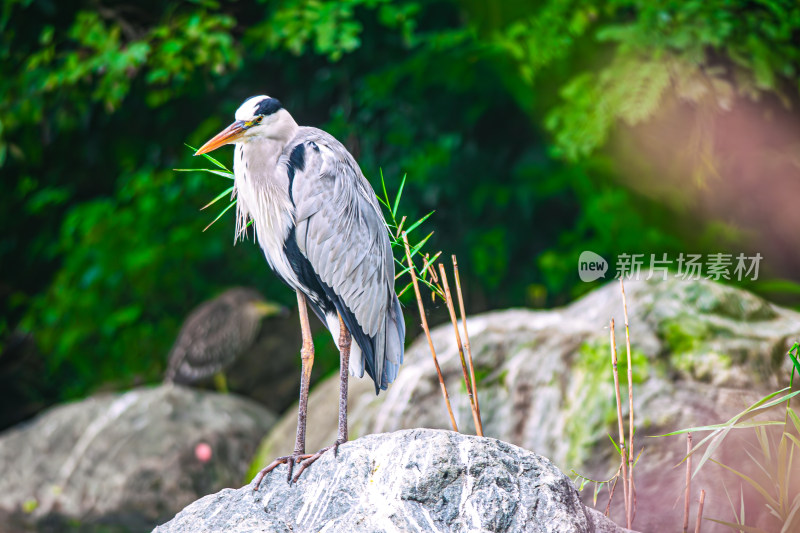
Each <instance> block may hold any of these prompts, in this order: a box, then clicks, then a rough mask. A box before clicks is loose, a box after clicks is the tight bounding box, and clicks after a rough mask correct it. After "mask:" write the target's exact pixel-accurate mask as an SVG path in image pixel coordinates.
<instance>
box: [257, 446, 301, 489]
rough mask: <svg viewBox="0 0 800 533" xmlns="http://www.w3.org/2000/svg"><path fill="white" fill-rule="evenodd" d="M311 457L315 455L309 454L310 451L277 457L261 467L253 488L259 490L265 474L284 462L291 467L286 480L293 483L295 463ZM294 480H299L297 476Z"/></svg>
mask: <svg viewBox="0 0 800 533" xmlns="http://www.w3.org/2000/svg"><path fill="white" fill-rule="evenodd" d="M311 457H313V455H311V454H308V453H295V454H292V455H285V456H283V457H278V458H277V459H275V460H274V461H272V462H271V463H270V464H268V465H267V466H266V467H264V468H262V469H261V472H259V473H258V475H257V476H256V479H255V485H254V486H253V490H254V491H255V490H258V487H259V486H261V481H262V480H263V479H264V476H266V475H267V474H269V473H270V472H272V471H273V470H274V469H275V467H277V466H278V465H283V464H285V465H286V466H288V467H289V473H288V475H287V476H286V482H287V483H289V485H291V484H292V472H293V471H294V465H296V464H301V463H302V462H303V461H305V460H307V459H310V458H311ZM301 472H302V470H301ZM294 481H297V478H296V477H295V479H294Z"/></svg>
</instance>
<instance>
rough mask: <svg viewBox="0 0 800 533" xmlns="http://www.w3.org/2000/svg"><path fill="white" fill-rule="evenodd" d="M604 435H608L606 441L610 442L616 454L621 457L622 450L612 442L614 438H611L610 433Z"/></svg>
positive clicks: (615, 442)
mask: <svg viewBox="0 0 800 533" xmlns="http://www.w3.org/2000/svg"><path fill="white" fill-rule="evenodd" d="M606 435H608V440H610V441H611V444H612V445H613V446H614V449H615V450H617V453H618V454H619V455H622V450H621V449H620V447H619V446H617V441H615V440H614V437H612V436H611V434H610V433H606Z"/></svg>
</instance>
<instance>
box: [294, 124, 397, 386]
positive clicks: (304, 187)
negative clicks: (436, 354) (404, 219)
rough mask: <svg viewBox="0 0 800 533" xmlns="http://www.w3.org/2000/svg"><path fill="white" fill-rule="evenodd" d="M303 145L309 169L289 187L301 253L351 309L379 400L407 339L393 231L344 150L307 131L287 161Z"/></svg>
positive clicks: (348, 310) (327, 138)
mask: <svg viewBox="0 0 800 533" xmlns="http://www.w3.org/2000/svg"><path fill="white" fill-rule="evenodd" d="M301 143H304V144H305V150H304V164H303V165H302V170H299V169H298V170H296V171H295V174H294V178H293V181H292V183H291V184H290V187H291V190H292V199H293V202H294V204H295V222H296V238H297V244H298V248H299V250H300V252H301V253H302V254H304V255H305V256H306V258H307V259H308V260H309V262H310V263H311V266H312V267H313V269H314V271H315V272H316V274H317V276H318V277H319V279H320V281H321V282H322V283H323V284H324V286H326V289H325V290H326V291H327V290H331V291H332V292H333V293H334V294H335V298H333V299H334V302H336V300H339V302H340V304H341V307H343V308H344V309H339V307H340V305H337V310H338V311H339V312H340V314H342V318H343V319H344V321H345V324H346V325H347V326H348V329H349V330H350V332H351V334H353V337H354V339H355V340H356V342H358V344H359V346H360V347H361V350H362V353H363V357H364V359H365V360H364V362H365V363H366V365H365V366H366V368H367V372H368V373H369V374H370V376H371V377H372V378H373V380H375V385H376V392H377V389H378V387H380V388H382V389H385V388H386V386H387V385H388V383H390V382H392V381H393V380H394V378H395V377H396V376H397V371H398V369H399V365H400V364H401V363H402V361H403V344H404V339H405V325H404V323H403V315H402V310H401V308H400V303H399V301H398V300H397V295H396V294H395V291H394V260H393V258H392V251H391V245H390V243H389V238H388V235H387V230H386V223H385V222H384V220H383V215H382V214H381V211H380V206H379V204H378V201H377V198H376V197H375V193H374V192H373V190H372V187H371V186H370V185H369V182H367V180H366V178H364V176H363V174H362V173H361V170H360V169H359V168H358V165H357V164H356V162H355V161H354V160H353V158H352V156H351V155H350V154H349V153H348V152H347V150H346V149H345V148H344V146H342V145H341V143H339V142H338V141H337V140H336V139H334V138H333V137H332V136H330V135H329V134H327V133H325V132H323V131H321V130H317V129H314V128H301V130H300V133H299V134H298V136H297V137H295V139H294V141H293V142H292V143H290V145H289V146H288V147H287V148H286V150H284V154H285V155H286V154H289V153H291V151H292V150H293V149H294V147H296V146H297V145H298V144H301ZM343 311H344V312H343ZM348 314H349V315H350V316H347V315H348ZM348 322H351V323H348ZM354 330H360V331H354Z"/></svg>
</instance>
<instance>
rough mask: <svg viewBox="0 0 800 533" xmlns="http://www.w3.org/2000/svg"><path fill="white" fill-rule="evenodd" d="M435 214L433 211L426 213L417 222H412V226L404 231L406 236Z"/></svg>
mask: <svg viewBox="0 0 800 533" xmlns="http://www.w3.org/2000/svg"><path fill="white" fill-rule="evenodd" d="M435 212H436V211H435V210H434V211H431V212H430V213H428V214H427V215H425V216H424V217H422V218H421V219H419V220H417V221H416V222H414V223H413V224H411V225H410V226H409V227H408V229H407V230H406V235H408V234H409V233H411V232H412V231H414V230H415V229H416V228H417V226H419V225H420V224H422V223H423V222H425V221H426V220H428V217H430V216H431V215H432V214H434V213H435Z"/></svg>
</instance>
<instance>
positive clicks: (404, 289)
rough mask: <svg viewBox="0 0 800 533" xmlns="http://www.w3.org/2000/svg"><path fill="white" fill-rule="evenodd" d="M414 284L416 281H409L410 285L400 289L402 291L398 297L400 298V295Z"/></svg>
mask: <svg viewBox="0 0 800 533" xmlns="http://www.w3.org/2000/svg"><path fill="white" fill-rule="evenodd" d="M413 284H414V282H413V281H409V282H408V285H406V286H405V287H403V290H402V291H400V292H399V293H398V294H397V297H398V298H400V297H401V296H402V295H403V293H404V292H406V291H407V290H408V289H409V287H411V286H412V285H413Z"/></svg>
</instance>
